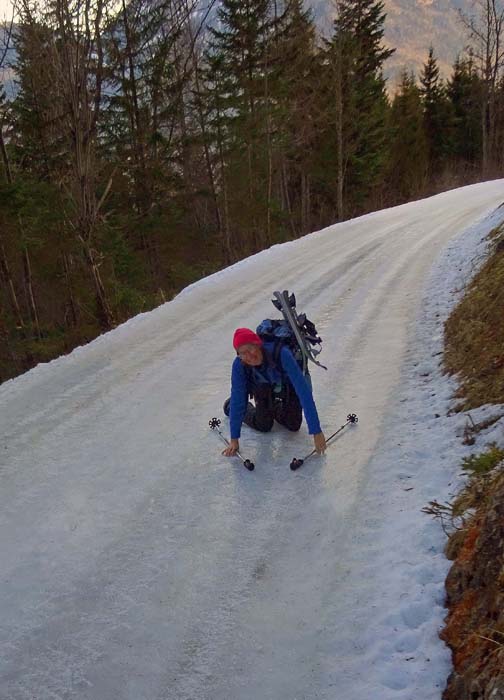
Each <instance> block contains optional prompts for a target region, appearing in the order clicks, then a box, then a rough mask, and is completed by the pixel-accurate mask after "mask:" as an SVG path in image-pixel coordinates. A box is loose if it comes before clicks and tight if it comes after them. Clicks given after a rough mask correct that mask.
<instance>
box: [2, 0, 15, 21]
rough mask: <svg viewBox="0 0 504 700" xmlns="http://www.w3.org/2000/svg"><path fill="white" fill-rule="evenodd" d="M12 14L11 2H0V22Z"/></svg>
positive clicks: (3, 0) (9, 0)
mask: <svg viewBox="0 0 504 700" xmlns="http://www.w3.org/2000/svg"><path fill="white" fill-rule="evenodd" d="M11 14H12V2H11V0H0V20H3V19H4V18H5V17H6V16H7V17H8V18H10V17H11Z"/></svg>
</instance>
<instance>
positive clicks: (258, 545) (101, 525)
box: [0, 181, 504, 700]
mask: <svg viewBox="0 0 504 700" xmlns="http://www.w3.org/2000/svg"><path fill="white" fill-rule="evenodd" d="M503 200H504V182H503V181H495V182H490V183H485V184H482V185H476V186H472V187H469V188H464V189H460V190H456V191H452V192H449V193H446V194H443V195H439V196H436V197H433V198H430V199H427V200H424V201H419V202H415V203H412V204H409V205H405V206H402V207H397V208H394V209H390V210H386V211H382V212H378V213H376V214H372V215H368V216H365V217H362V218H360V219H356V220H353V221H349V222H346V223H343V224H340V225H337V226H332V227H329V228H327V229H325V230H324V231H321V232H318V233H315V234H312V235H310V236H306V237H304V238H303V239H301V240H298V241H296V242H292V243H288V244H285V245H281V246H276V247H274V248H272V249H270V250H267V251H264V252H263V253H260V254H258V255H256V256H254V257H252V258H249V259H248V260H245V261H243V262H241V263H239V264H237V265H235V266H233V267H232V268H229V269H227V270H225V271H223V272H221V273H219V274H216V275H213V276H212V277H209V278H207V279H205V280H203V281H202V282H200V283H198V284H196V285H193V286H192V287H190V288H188V289H187V290H185V291H184V292H183V293H182V294H180V295H179V296H178V297H177V298H176V299H175V300H174V301H172V302H170V303H167V304H165V305H164V306H162V307H160V308H159V309H157V310H155V311H153V312H152V313H149V314H145V315H142V316H139V317H137V318H135V319H132V320H131V321H130V322H128V323H126V324H124V325H123V326H121V327H120V328H118V329H116V330H115V331H113V332H111V333H109V334H107V335H106V336H103V337H101V338H99V339H97V340H96V341H95V342H93V343H91V344H90V345H89V346H87V347H85V348H80V349H78V350H76V351H75V352H74V353H72V354H71V355H70V356H68V357H65V358H60V359H59V360H57V361H55V362H52V363H50V364H48V365H44V366H39V367H37V368H36V369H35V370H33V371H31V372H29V373H27V374H25V375H23V376H21V377H19V378H17V379H15V380H14V381H10V382H7V383H6V384H4V385H3V386H1V387H0V698H1V700H71V699H73V698H79V699H82V700H84V699H86V700H315V699H320V700H322V699H323V700H371V699H372V700H395V698H400V699H401V700H418V699H419V698H421V699H422V700H428V699H429V698H439V697H440V695H441V691H442V685H443V683H444V679H445V677H446V674H447V673H448V672H449V654H448V652H447V650H446V649H445V648H444V646H443V644H442V643H441V642H440V641H438V640H437V629H438V626H439V622H440V620H441V619H442V614H443V611H442V604H443V600H442V583H443V575H444V573H445V562H444V558H443V557H442V554H441V553H440V550H441V546H442V545H441V543H440V542H441V540H440V541H439V543H438V542H437V541H435V542H434V546H433V545H432V540H431V539H430V537H431V536H432V537H433V538H434V540H435V538H436V535H435V533H436V529H435V528H436V526H435V524H433V525H432V528H431V529H430V530H429V532H430V533H431V535H429V536H428V537H427V536H425V537H424V540H423V541H422V542H420V544H419V543H418V542H415V540H414V535H415V531H416V528H417V526H416V525H415V523H416V522H417V520H416V518H417V517H418V515H417V514H418V511H419V510H420V508H421V506H422V505H424V502H423V497H424V495H423V494H422V493H421V488H422V483H423V482H429V483H435V482H436V477H435V476H433V475H435V474H436V473H437V470H439V459H440V457H439V455H438V454H437V451H438V449H440V446H439V445H436V443H435V428H434V429H433V432H432V437H433V440H431V441H430V443H429V441H427V443H426V446H425V439H424V452H423V454H421V453H420V450H417V451H415V446H416V445H417V444H420V443H421V441H422V438H421V436H420V437H417V436H415V435H413V433H412V432H411V430H410V429H409V427H408V425H409V424H408V421H407V420H406V419H405V423H404V425H402V426H400V428H399V426H398V425H397V416H398V415H400V413H398V411H400V405H399V403H398V402H400V401H405V400H406V399H405V398H404V391H405V382H406V374H405V373H406V369H405V366H406V364H407V360H408V358H409V360H412V358H413V356H414V353H415V352H416V347H415V343H416V342H417V341H415V337H416V336H415V332H416V331H415V328H416V327H417V326H416V325H415V324H416V321H417V319H418V314H419V313H420V308H421V305H422V299H423V298H424V285H425V284H426V280H427V279H428V275H429V274H431V269H432V265H433V263H434V262H435V261H436V260H437V259H438V258H439V256H440V254H441V251H443V249H445V248H446V246H447V244H448V243H449V242H450V241H451V239H454V237H457V236H458V235H459V234H462V232H463V231H464V230H466V229H468V228H469V227H471V226H474V225H475V224H476V223H477V222H479V221H481V220H482V219H483V218H484V217H485V216H487V215H488V214H489V213H490V212H492V211H493V210H494V209H495V208H496V207H498V206H499V205H500V204H501V203H502V201H503ZM454 240H455V239H454ZM450 245H452V246H454V245H455V243H454V241H452V242H451V244H450ZM449 269H451V267H450V265H448V264H447V267H446V273H445V272H443V271H441V272H442V275H445V274H446V275H448V270H449ZM446 285H449V282H448V281H447V282H446ZM441 286H442V285H441ZM275 289H280V290H282V289H289V290H291V291H292V290H293V291H295V293H296V296H297V299H298V308H299V309H300V310H301V311H305V312H307V314H308V316H309V317H310V318H312V319H313V321H315V322H316V324H317V328H318V329H319V332H320V334H321V335H322V337H323V339H324V343H323V345H324V350H323V355H322V357H321V359H322V361H323V362H324V364H327V366H328V368H329V369H328V371H327V372H325V371H324V370H322V369H318V368H314V369H313V370H312V377H313V384H314V393H315V398H316V403H317V406H318V409H319V414H320V418H321V423H322V426H323V429H324V431H325V433H326V435H328V434H329V433H331V432H333V430H336V429H337V428H338V427H339V426H340V425H341V424H342V423H344V421H345V419H346V415H347V413H349V412H355V413H357V414H358V416H359V424H358V426H355V427H349V428H348V429H345V431H343V433H342V435H341V436H340V438H339V439H337V440H336V441H335V443H334V445H332V446H331V447H330V448H329V450H328V452H327V455H326V456H325V457H324V458H316V459H313V460H311V461H310V462H308V463H307V464H306V465H305V466H304V467H303V468H302V469H301V470H300V471H299V472H296V473H293V472H291V471H290V470H289V463H290V461H291V459H292V457H294V456H298V457H301V456H303V455H304V454H306V452H307V451H309V450H310V449H311V445H312V441H311V438H310V437H309V436H308V435H307V431H306V426H305V424H303V428H302V430H301V431H300V433H299V434H296V435H294V436H293V435H291V434H288V433H287V432H286V431H285V430H284V429H282V428H280V427H279V426H275V428H274V430H273V432H272V433H271V434H268V435H257V434H253V433H252V432H251V431H250V430H249V429H248V428H244V429H243V433H242V440H241V449H242V453H243V454H244V455H245V456H247V457H250V458H251V459H252V460H253V461H254V462H255V464H256V470H255V472H253V473H249V472H248V471H246V470H245V469H244V468H243V467H242V466H241V465H240V462H239V461H238V460H237V459H226V458H224V457H222V456H221V455H220V452H221V449H222V445H221V444H220V442H219V440H218V439H217V435H215V434H213V433H211V432H210V430H209V428H208V421H209V419H210V418H211V417H213V416H219V417H221V418H223V416H222V403H223V401H224V400H225V399H226V397H227V396H228V392H229V372H230V365H231V362H232V360H233V350H232V346H231V338H232V333H233V331H234V329H235V328H236V327H238V326H250V327H252V328H254V327H255V326H256V325H257V324H258V322H259V321H261V320H262V319H263V318H265V317H268V316H275V310H274V308H273V306H272V305H271V302H270V298H271V297H270V294H271V292H272V291H273V290H275ZM431 340H432V343H433V346H432V347H434V339H429V338H424V345H425V346H426V347H424V351H425V352H427V353H428V352H429V351H430V350H431V348H430V347H429V346H430V343H431ZM436 342H438V345H439V339H438V340H437V341H436ZM436 347H437V346H436ZM438 349H439V348H438ZM412 353H413V355H412ZM427 374H428V372H427ZM440 381H441V380H440ZM434 393H435V392H434ZM401 397H402V398H401ZM404 405H405V406H406V405H407V404H404ZM412 405H413V404H412ZM394 411H395V413H394ZM410 413H411V411H410ZM392 415H395V421H393V420H392V418H391V417H392ZM431 417H432V416H429V420H430V418H431ZM414 419H415V416H413V417H411V416H410V420H414ZM420 419H421V417H420ZM394 422H395V425H393V423H394ZM442 422H443V418H441V419H440V420H439V421H438V423H437V424H435V425H442ZM433 425H434V424H433ZM430 427H432V426H431V423H429V428H430ZM223 428H224V430H227V420H223ZM394 431H395V432H394ZM392 433H393V434H394V435H395V437H394V440H395V441H396V443H394V444H397V446H398V447H397V450H403V451H402V452H399V457H400V456H401V455H402V456H404V454H406V453H405V450H407V449H408V450H409V453H408V454H409V457H408V460H407V461H405V462H404V463H402V464H400V465H398V459H399V457H394V455H393V454H391V452H390V442H389V441H390V439H391V437H390V436H391V434H392ZM429 444H430V448H429ZM385 445H388V448H387V449H388V451H387V449H386V448H385ZM400 445H402V447H400ZM433 445H434V447H433ZM429 449H432V454H431V455H430V456H431V457H432V459H430V460H426V459H425V456H426V454H427V456H429ZM415 460H419V461H421V462H422V464H421V466H422V470H423V471H422V472H420V466H419V464H417V463H415ZM420 474H422V476H421V477H419V475H420ZM401 479H402V480H403V481H401ZM394 480H395V481H394ZM408 480H409V481H408ZM384 485H385V486H384ZM415 488H416V491H415ZM394 489H397V494H399V495H398V496H397V498H396V491H395V490H394ZM435 495H436V493H434V494H433V497H435ZM399 496H400V497H399ZM415 498H416V499H417V500H415ZM408 499H412V500H408ZM410 514H411V519H408V518H410ZM420 517H422V518H424V519H426V516H420ZM433 533H434V534H433ZM408 538H410V539H408ZM401 542H403V548H404V542H406V543H407V542H410V543H412V544H411V546H408V547H407V549H406V550H405V551H406V554H404V555H402V554H400V555H399V554H398V552H400V551H401ZM394 557H395V558H394ZM412 572H413V573H412ZM387 577H389V582H387ZM391 595H393V599H391Z"/></svg>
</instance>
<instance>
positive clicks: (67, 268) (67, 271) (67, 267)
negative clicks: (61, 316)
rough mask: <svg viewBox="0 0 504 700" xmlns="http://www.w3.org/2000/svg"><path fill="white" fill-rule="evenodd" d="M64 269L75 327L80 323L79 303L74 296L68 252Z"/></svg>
mask: <svg viewBox="0 0 504 700" xmlns="http://www.w3.org/2000/svg"><path fill="white" fill-rule="evenodd" d="M63 270H64V273H65V282H66V287H67V290H68V303H69V308H70V314H71V323H70V325H71V326H72V327H74V328H75V327H76V326H77V325H78V323H79V313H78V310H77V304H76V302H75V296H74V290H73V284H72V275H71V273H70V265H69V262H68V255H67V254H66V253H63ZM65 321H66V314H65Z"/></svg>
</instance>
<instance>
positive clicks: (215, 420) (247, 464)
mask: <svg viewBox="0 0 504 700" xmlns="http://www.w3.org/2000/svg"><path fill="white" fill-rule="evenodd" d="M220 424H221V422H220V420H219V419H218V418H212V419H211V420H209V421H208V425H209V426H210V427H211V429H212V430H216V431H217V433H218V434H219V437H220V439H221V440H222V442H224V443H225V444H226V445H227V446H228V447H229V445H230V443H229V440H227V439H226V438H225V437H224V435H223V434H222V432H221V431H220V430H219V426H220ZM236 455H237V456H238V457H239V458H240V459H241V461H242V462H243V466H244V467H245V469H248V470H249V472H253V471H254V468H255V465H254V463H253V462H251V461H250V459H244V458H243V457H242V456H241V454H240V453H239V452H237V453H236Z"/></svg>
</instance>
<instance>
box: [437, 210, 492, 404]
mask: <svg viewBox="0 0 504 700" xmlns="http://www.w3.org/2000/svg"><path fill="white" fill-rule="evenodd" d="M489 239H490V240H491V241H492V245H493V252H492V254H491V255H490V257H489V259H488V260H487V262H486V263H485V264H484V265H483V267H482V268H481V270H480V271H479V272H478V273H477V275H476V276H475V278H474V279H473V280H472V282H471V283H470V285H469V288H468V290H467V292H466V294H465V295H464V298H463V299H462V300H461V301H460V303H459V304H458V306H457V307H456V308H455V309H454V311H453V312H452V314H451V315H450V317H449V318H448V320H447V321H446V324H445V354H444V366H445V369H446V371H447V372H448V373H450V374H457V375H458V378H459V389H458V391H457V394H456V397H457V398H459V399H460V400H461V401H460V403H459V404H458V405H457V407H456V410H458V411H467V410H469V409H472V408H477V407H478V406H481V405H483V404H486V403H504V223H503V224H501V225H500V226H499V227H497V228H495V229H494V230H493V231H492V232H491V233H490V234H489Z"/></svg>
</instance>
